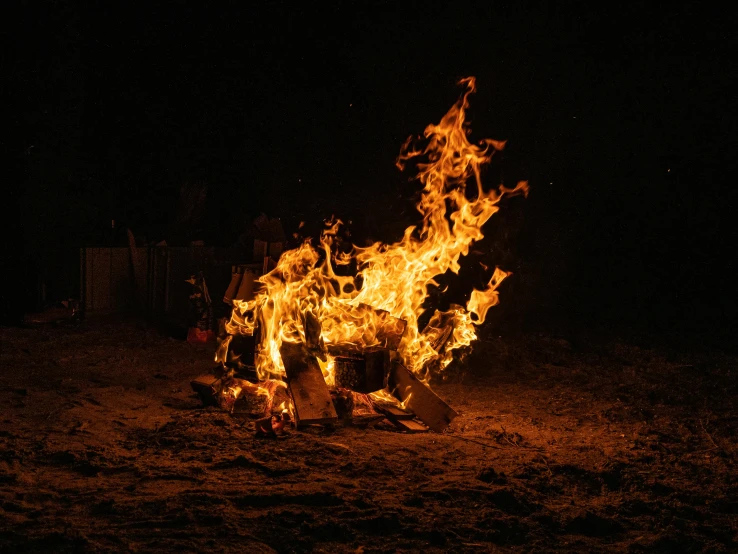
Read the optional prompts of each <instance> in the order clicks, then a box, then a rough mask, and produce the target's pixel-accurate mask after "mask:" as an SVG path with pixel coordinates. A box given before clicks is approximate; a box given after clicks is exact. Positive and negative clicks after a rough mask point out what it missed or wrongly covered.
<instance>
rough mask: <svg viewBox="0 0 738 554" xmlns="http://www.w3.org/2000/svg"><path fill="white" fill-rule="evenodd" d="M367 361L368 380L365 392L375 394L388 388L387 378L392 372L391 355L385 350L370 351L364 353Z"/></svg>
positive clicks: (365, 384) (366, 380)
mask: <svg viewBox="0 0 738 554" xmlns="http://www.w3.org/2000/svg"><path fill="white" fill-rule="evenodd" d="M364 359H365V360H366V373H365V376H366V379H365V381H364V389H365V390H364V391H360V392H375V391H378V390H382V389H383V388H385V387H386V386H387V376H388V375H389V372H390V367H391V363H390V353H389V350H387V349H385V348H377V349H370V350H367V351H366V352H365V353H364Z"/></svg>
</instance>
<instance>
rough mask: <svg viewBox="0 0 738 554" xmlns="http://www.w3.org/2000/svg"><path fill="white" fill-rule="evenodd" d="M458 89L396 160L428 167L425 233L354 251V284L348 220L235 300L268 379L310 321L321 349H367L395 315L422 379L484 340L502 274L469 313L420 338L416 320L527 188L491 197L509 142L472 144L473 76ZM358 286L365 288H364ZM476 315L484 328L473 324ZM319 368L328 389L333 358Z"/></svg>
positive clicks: (458, 313)
mask: <svg viewBox="0 0 738 554" xmlns="http://www.w3.org/2000/svg"><path fill="white" fill-rule="evenodd" d="M460 84H462V85H464V86H465V87H466V90H465V92H464V94H463V95H462V97H461V98H460V99H459V101H458V102H457V103H456V104H455V105H454V106H453V107H452V108H451V109H450V110H449V112H448V113H447V114H446V115H445V116H444V117H443V119H441V121H440V123H438V124H437V125H429V126H428V127H427V128H426V129H425V133H424V136H425V140H424V144H425V146H424V147H423V148H418V147H417V146H416V144H415V141H413V140H412V138H411V139H408V141H407V142H406V143H405V144H404V145H403V147H402V149H401V152H400V156H399V158H398V166H399V167H400V168H403V167H404V165H405V163H406V162H407V161H408V160H410V159H413V158H418V159H419V160H420V161H419V162H418V163H417V167H418V171H419V173H418V179H419V180H420V182H421V183H422V184H423V192H422V195H421V198H420V201H419V203H418V206H417V208H418V210H419V211H420V213H421V214H422V216H423V223H422V226H421V227H420V228H416V227H409V228H408V229H407V230H406V231H405V234H404V236H403V237H402V239H401V240H400V241H398V242H396V243H394V244H382V243H376V244H374V245H372V246H370V247H367V248H358V247H355V248H354V250H353V252H352V254H351V256H353V258H354V259H355V260H356V262H357V264H358V267H359V274H358V275H357V278H354V277H347V276H339V275H336V274H335V272H334V270H333V264H334V263H346V262H347V261H348V260H347V259H346V258H345V257H338V256H336V255H335V254H334V253H333V252H332V249H331V246H332V244H333V237H334V236H335V234H336V230H337V228H338V225H340V224H341V222H340V221H335V222H331V223H330V227H329V228H328V229H326V231H325V232H324V233H323V235H322V237H321V241H320V251H322V255H321V252H320V251H319V250H318V249H316V248H314V247H313V246H312V245H311V244H310V243H309V242H306V243H304V244H303V245H302V246H300V247H299V248H296V249H294V250H291V251H287V252H284V253H283V254H282V256H281V258H280V259H279V262H278V263H277V267H276V268H275V269H274V270H273V271H272V272H270V273H269V274H267V275H264V276H262V277H261V278H260V279H259V281H260V282H261V283H262V287H261V290H260V291H259V292H258V293H257V294H256V297H255V298H254V299H253V300H250V301H248V302H239V301H236V302H235V304H236V306H235V308H234V310H233V314H232V317H231V321H230V322H229V324H228V325H227V326H226V328H227V330H228V332H229V333H231V334H236V333H245V334H252V333H253V332H254V330H255V328H256V327H257V326H259V327H260V335H261V339H260V340H261V342H260V347H259V352H258V354H257V360H256V365H257V370H258V372H259V375H260V377H261V378H265V377H266V376H268V375H269V374H277V375H281V374H283V373H284V366H283V364H282V360H281V357H280V354H279V348H280V346H281V344H282V342H285V341H287V342H302V343H306V344H309V343H310V341H311V337H310V335H311V331H310V329H309V326H308V325H306V323H305V322H306V321H307V320H313V321H318V322H320V341H322V344H324V345H355V346H357V347H361V348H366V347H372V346H379V345H381V334H382V330H383V329H385V327H386V325H387V318H386V317H385V315H386V313H387V312H388V313H389V314H390V315H391V316H393V317H394V318H398V319H400V320H404V322H406V330H405V333H404V336H403V338H402V341H401V342H400V344H399V347H398V353H399V355H400V357H401V359H402V361H403V363H404V365H405V366H406V367H407V368H408V369H410V370H412V371H415V372H420V371H421V370H422V369H423V367H424V366H425V365H426V364H427V362H428V361H429V360H434V359H435V360H440V366H441V367H445V365H447V364H448V363H449V362H450V361H451V352H452V351H453V350H454V349H455V348H459V347H461V346H465V345H468V344H470V343H471V342H472V341H473V340H474V339H475V338H476V333H475V329H474V324H480V323H482V322H483V321H484V319H485V316H486V313H487V310H488V309H489V308H490V307H491V306H493V305H494V304H496V303H497V291H496V289H497V287H498V286H499V284H500V282H501V281H502V280H503V279H504V278H505V277H506V276H507V274H506V273H505V272H503V271H501V270H499V269H497V270H496V271H495V273H494V275H493V276H492V279H491V280H490V283H489V285H488V288H487V289H486V290H485V291H473V292H472V295H471V298H470V300H469V303H468V304H467V307H466V309H464V308H462V307H460V306H454V307H452V309H451V310H449V311H448V312H445V313H441V312H436V313H435V314H434V316H433V317H432V318H431V321H430V323H429V325H428V326H427V327H426V329H425V330H423V332H421V331H420V330H419V328H418V318H419V317H420V315H421V314H422V313H423V311H424V308H423V302H424V301H425V299H426V297H427V295H428V287H429V286H431V285H434V284H436V282H435V280H434V279H435V278H436V277H438V276H439V275H443V274H444V273H446V272H447V271H449V270H450V271H452V272H454V273H458V272H459V269H460V265H459V258H460V257H461V256H465V255H467V254H468V252H469V248H470V246H471V244H472V243H473V242H474V241H478V240H480V239H482V238H483V236H484V235H483V234H482V226H483V225H484V224H485V223H486V222H487V220H489V218H490V217H492V215H493V214H494V213H495V212H497V210H498V209H499V208H498V206H497V203H498V202H499V200H500V198H501V197H502V196H503V195H504V194H516V193H523V194H526V193H527V190H528V189H527V184H526V183H524V182H521V183H519V184H518V185H517V186H516V187H515V188H513V189H506V188H505V187H500V188H499V189H498V190H491V191H489V192H485V191H484V189H483V188H482V183H481V179H480V168H481V166H483V165H484V164H486V163H488V162H489V161H490V158H491V157H492V155H493V154H494V152H495V151H496V150H501V149H502V148H503V147H504V144H505V143H504V142H500V141H493V140H483V141H482V142H480V143H479V144H472V143H470V142H469V140H468V129H467V126H466V124H465V110H466V108H467V107H468V97H469V95H470V94H471V93H472V92H474V90H475V82H474V79H473V78H467V79H464V80H462V81H461V83H460ZM471 178H474V182H475V184H476V190H475V191H473V194H472V196H473V199H472V200H470V199H469V198H467V190H466V188H467V182H468V181H469V180H470V179H471ZM357 282H360V283H361V285H360V288H358V289H357ZM383 314H385V315H383ZM471 314H474V315H475V316H476V321H472V317H471ZM449 329H451V330H450V331H449ZM444 337H445V338H444ZM441 338H444V340H441ZM313 340H314V339H313ZM226 348H227V344H226V346H225V348H221V349H220V350H219V352H218V354H216V361H225V356H226V352H224V350H225V349H226ZM321 367H323V370H324V374H325V375H326V380H327V381H329V382H330V381H331V380H332V377H331V371H332V363H331V360H330V359H329V360H327V361H324V363H323V364H321Z"/></svg>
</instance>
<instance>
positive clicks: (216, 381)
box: [190, 373, 221, 406]
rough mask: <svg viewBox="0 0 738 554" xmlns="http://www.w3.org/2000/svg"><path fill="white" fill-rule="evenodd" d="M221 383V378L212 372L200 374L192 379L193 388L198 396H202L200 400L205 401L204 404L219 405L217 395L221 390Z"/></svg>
mask: <svg viewBox="0 0 738 554" xmlns="http://www.w3.org/2000/svg"><path fill="white" fill-rule="evenodd" d="M220 384H221V381H220V378H219V377H216V376H215V375H213V374H212V373H206V374H205V375H200V376H199V377H196V378H195V379H193V380H192V381H190V385H191V386H192V390H193V391H195V392H196V393H197V396H199V397H200V401H201V402H202V403H203V405H204V406H217V405H218V400H217V397H216V395H217V394H218V392H219V391H220Z"/></svg>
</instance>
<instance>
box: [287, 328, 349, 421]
mask: <svg viewBox="0 0 738 554" xmlns="http://www.w3.org/2000/svg"><path fill="white" fill-rule="evenodd" d="M280 354H281V355H282V362H283V363H284V368H285V371H286V373H287V386H288V388H289V390H290V394H291V395H292V404H293V406H294V409H295V419H296V422H297V425H298V426H299V425H304V424H309V423H328V422H332V421H336V420H337V419H338V415H337V414H336V409H335V408H334V406H333V402H332V401H331V395H330V391H329V390H328V385H326V383H325V379H324V378H323V372H322V371H321V370H320V366H319V365H318V360H317V359H316V358H315V356H312V355H310V354H309V353H308V352H307V349H306V348H305V346H304V345H302V344H295V343H287V342H285V343H282V348H280Z"/></svg>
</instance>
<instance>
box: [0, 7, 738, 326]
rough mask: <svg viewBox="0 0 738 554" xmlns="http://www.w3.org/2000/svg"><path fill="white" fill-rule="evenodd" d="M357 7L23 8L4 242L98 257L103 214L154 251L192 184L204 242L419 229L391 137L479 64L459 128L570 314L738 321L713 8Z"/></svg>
mask: <svg viewBox="0 0 738 554" xmlns="http://www.w3.org/2000/svg"><path fill="white" fill-rule="evenodd" d="M90 4H91V3H90ZM152 4H155V5H156V7H151V6H152ZM372 4H373V6H372V7H371V8H366V9H358V8H355V7H352V6H351V4H350V3H344V2H336V3H330V7H327V8H318V7H316V6H315V5H313V3H302V4H301V5H299V6H296V7H293V5H292V3H286V2H285V3H280V2H270V3H264V6H262V7H254V6H249V7H248V9H247V10H244V11H238V12H235V11H228V10H222V9H219V8H217V9H216V8H215V7H213V6H208V5H206V4H205V3H202V4H200V3H193V2H171V3H147V4H145V5H146V7H141V8H140V9H139V8H134V7H132V6H133V5H132V4H127V7H126V8H125V9H118V8H113V7H111V6H110V5H109V3H97V5H96V7H94V8H91V7H89V6H87V5H86V3H74V2H53V3H43V4H42V3H37V2H23V3H22V9H21V13H20V14H19V16H18V18H17V21H16V25H15V27H14V30H13V31H12V32H13V38H14V39H15V40H13V42H14V43H15V48H13V49H11V50H10V51H9V52H8V53H6V56H7V57H6V60H5V63H4V64H3V65H4V66H5V67H6V82H7V83H9V84H10V87H9V88H8V90H7V91H6V92H9V94H10V98H9V101H10V103H11V105H14V106H17V108H16V109H14V110H13V113H14V116H13V118H12V119H11V121H10V122H9V125H8V128H9V130H10V133H8V136H9V139H6V147H7V150H8V151H9V152H10V154H11V159H12V160H13V161H14V164H15V165H14V168H15V169H17V170H18V173H19V174H20V175H21V176H22V177H21V180H20V185H18V186H17V187H16V188H14V190H13V191H12V193H11V202H10V203H9V204H8V205H10V206H11V207H12V208H13V209H18V210H22V212H23V213H24V214H25V215H26V218H25V221H26V223H25V225H23V226H21V227H18V229H17V230H18V231H19V234H20V236H19V237H18V239H17V241H15V242H17V243H18V244H21V245H23V247H22V248H23V249H24V250H25V252H26V253H28V252H30V251H33V252H41V251H43V250H44V249H54V248H57V247H61V246H79V245H80V244H106V242H105V241H109V240H110V236H109V235H110V233H109V230H108V228H109V225H110V220H111V219H116V220H118V221H120V222H123V224H125V225H129V226H130V227H131V228H133V229H134V231H136V232H137V233H139V234H145V235H147V237H148V238H149V239H151V240H154V239H156V240H158V239H160V238H162V237H163V236H165V234H166V229H167V224H168V223H169V222H170V221H171V220H172V218H173V217H174V211H175V208H176V204H177V199H178V195H179V187H180V186H181V185H182V183H183V182H184V181H185V180H198V179H200V180H204V181H206V182H207V184H208V199H207V211H206V221H205V223H204V235H205V236H206V238H207V239H208V240H209V241H211V242H220V243H222V244H230V243H231V242H232V241H233V240H235V237H236V236H237V235H238V233H239V232H240V231H241V230H243V228H244V223H243V222H244V221H246V222H248V221H250V220H251V217H253V216H254V215H256V214H258V213H259V212H262V211H264V212H266V213H268V214H270V215H279V216H282V217H284V218H285V220H289V219H290V218H305V219H315V220H318V219H319V218H322V217H324V216H326V215H330V213H331V212H337V213H339V214H342V213H344V214H347V215H348V216H349V217H353V218H356V219H357V220H358V221H359V224H360V225H364V227H365V228H366V229H371V226H372V225H371V224H372V222H375V221H382V222H385V223H386V222H387V221H390V222H392V221H402V220H403V218H412V213H411V212H408V211H407V206H408V205H410V203H411V200H412V198H411V197H412V194H413V192H414V190H415V186H414V185H413V184H412V183H408V182H407V176H406V175H401V174H400V173H399V172H398V171H397V170H396V169H395V167H394V159H395V157H396V155H397V152H398V149H399V146H400V144H401V143H402V142H403V141H404V139H405V138H406V137H407V136H408V135H410V134H415V133H419V132H421V131H422V129H423V128H424V126H425V125H426V124H428V123H430V122H435V121H437V120H438V119H439V118H440V117H441V116H442V115H443V113H445V111H446V110H447V109H448V108H449V107H450V106H451V104H452V103H453V102H454V101H455V100H456V98H457V96H458V92H459V89H458V88H457V87H456V85H455V82H456V80H457V79H458V78H460V77H463V76H467V75H475V76H476V77H477V78H478V87H479V92H478V93H477V95H475V96H474V97H473V98H472V110H471V112H470V119H471V121H472V127H473V129H474V131H475V136H477V137H479V138H482V137H486V136H492V137H494V138H501V139H508V140H509V143H508V149H507V150H506V152H505V155H504V157H502V158H501V159H500V160H498V164H497V166H496V168H495V169H494V171H492V172H490V174H492V173H494V175H495V177H496V176H497V175H500V176H501V177H502V178H503V179H504V180H505V181H506V182H514V181H516V180H517V179H529V180H530V183H531V187H532V192H531V195H530V197H529V199H528V200H526V201H525V202H524V203H522V204H516V205H515V207H514V209H515V210H517V211H519V212H520V213H522V214H523V215H522V217H523V219H524V221H525V224H524V231H523V232H522V235H521V236H522V238H521V242H522V243H525V245H526V248H527V250H526V251H527V252H528V254H527V255H528V256H532V257H533V258H536V259H537V260H538V263H539V264H540V265H542V266H543V267H544V268H546V267H549V266H556V267H557V268H558V269H557V270H556V275H557V277H556V279H559V281H562V282H564V283H565V285H562V284H560V283H559V284H557V285H556V287H557V288H556V294H557V295H559V296H561V297H562V298H565V299H566V302H565V303H566V304H567V305H568V306H579V307H582V306H586V308H582V309H583V310H585V311H589V312H594V313H604V314H612V316H613V317H615V316H617V317H620V318H625V319H627V318H628V317H632V318H635V319H638V318H640V317H643V316H644V314H648V313H659V314H662V316H663V317H662V320H664V321H665V320H669V319H671V318H677V319H680V320H681V319H691V318H692V316H691V314H694V317H695V318H697V320H699V322H702V323H706V322H711V323H712V324H714V323H716V322H721V323H722V322H728V321H734V320H733V319H732V317H733V313H734V312H735V308H736V306H738V302H736V299H738V294H736V292H735V291H733V281H734V279H735V277H734V276H735V270H736V260H735V258H736V255H735V247H736V246H738V234H737V233H736V224H735V222H734V219H735V217H734V216H733V210H734V208H735V196H736V195H735V192H734V185H733V183H732V182H731V181H730V179H731V178H732V177H733V175H735V173H732V172H728V170H727V163H726V160H727V159H728V157H729V156H732V155H733V152H734V151H735V146H736V144H735V142H736V141H735V138H734V134H733V133H734V132H733V128H732V124H731V123H730V118H729V113H730V110H732V109H733V103H734V102H733V100H732V98H734V96H735V93H734V92H733V90H732V89H730V88H729V87H728V81H729V76H730V74H731V73H732V72H734V68H735V63H734V62H735V60H734V59H733V55H732V51H734V50H737V49H738V48H737V47H738V45H737V44H736V40H735V35H734V32H733V30H732V28H731V26H732V20H731V18H730V17H727V16H726V14H720V13H709V12H706V11H703V10H704V8H703V7H701V6H700V5H699V4H697V3H694V4H692V3H678V2H677V3H672V4H666V5H664V7H662V8H659V9H657V8H644V7H643V6H637V5H634V6H632V7H629V6H627V5H623V4H620V3H610V4H609V6H608V7H593V6H592V5H591V3H583V2H582V3H580V2H572V3H565V5H564V6H561V5H554V4H549V5H548V7H544V8H539V7H533V6H534V3H528V2H499V3H498V2H485V3H478V5H477V6H475V7H474V8H472V6H471V5H468V6H467V5H464V4H461V3H454V4H448V5H446V7H444V8H432V9H431V8H428V7H427V6H424V7H423V9H422V10H419V9H410V8H409V7H404V8H398V7H396V5H397V4H399V3H395V2H387V3H379V2H377V3H372ZM559 4H561V3H559ZM421 5H422V4H421ZM490 184H495V183H494V182H491V183H490ZM408 222H410V221H408ZM50 237H53V238H50ZM524 249H525V248H524ZM561 267H563V268H564V269H563V270H562V269H561ZM545 272H546V269H544V270H543V273H544V274H545ZM553 273H554V272H553V271H552V280H555V279H554V277H553ZM561 275H565V277H561ZM562 302H564V301H563V300H562Z"/></svg>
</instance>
